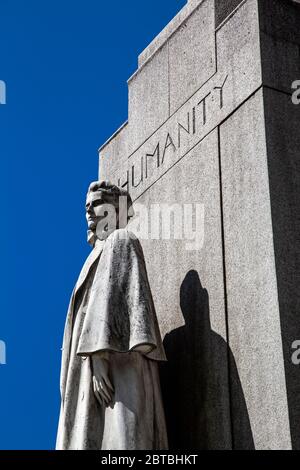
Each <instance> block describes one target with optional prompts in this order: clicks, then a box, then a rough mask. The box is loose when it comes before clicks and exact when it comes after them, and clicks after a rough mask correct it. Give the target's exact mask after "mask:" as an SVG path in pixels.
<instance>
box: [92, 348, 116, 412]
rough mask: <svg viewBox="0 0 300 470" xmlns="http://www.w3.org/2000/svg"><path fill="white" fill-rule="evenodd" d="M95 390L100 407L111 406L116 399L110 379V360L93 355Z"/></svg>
mask: <svg viewBox="0 0 300 470" xmlns="http://www.w3.org/2000/svg"><path fill="white" fill-rule="evenodd" d="M92 360H93V390H94V393H95V396H96V398H97V400H98V402H99V403H100V405H102V406H103V405H105V406H109V405H110V404H111V402H112V400H113V397H114V387H113V385H112V383H111V379H110V378H109V359H108V358H107V357H104V356H102V355H100V354H94V355H93V359H92Z"/></svg>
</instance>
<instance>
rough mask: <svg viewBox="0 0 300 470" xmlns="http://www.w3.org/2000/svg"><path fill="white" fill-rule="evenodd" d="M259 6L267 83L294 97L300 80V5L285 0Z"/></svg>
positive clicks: (265, 81) (262, 3)
mask: <svg viewBox="0 0 300 470" xmlns="http://www.w3.org/2000/svg"><path fill="white" fill-rule="evenodd" d="M258 5H259V17H260V28H261V34H260V38H261V54H262V64H263V67H262V69H263V83H264V85H266V86H269V87H272V88H276V89H278V90H283V91H286V92H288V93H290V92H291V84H292V82H293V81H294V80H297V79H298V77H299V76H300V5H293V4H291V2H286V1H285V2H283V1H282V0H276V1H274V0H272V1H270V0H267V1H264V2H258Z"/></svg>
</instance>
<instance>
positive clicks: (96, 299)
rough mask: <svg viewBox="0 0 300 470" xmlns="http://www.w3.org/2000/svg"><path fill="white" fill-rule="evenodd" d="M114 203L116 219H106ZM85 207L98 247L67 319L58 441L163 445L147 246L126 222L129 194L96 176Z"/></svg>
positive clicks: (105, 446) (158, 345)
mask: <svg viewBox="0 0 300 470" xmlns="http://www.w3.org/2000/svg"><path fill="white" fill-rule="evenodd" d="M124 199H125V201H126V206H127V207H129V209H128V211H126V217H125V223H123V225H125V227H124V226H121V223H120V221H121V218H123V219H124V214H123V217H121V215H122V214H121V213H120V201H121V200H124ZM111 207H112V208H113V212H114V213H115V214H116V217H115V223H111V221H109V223H107V220H105V217H107V211H108V210H109V208H111ZM86 214H87V221H88V240H89V242H90V243H91V244H92V246H93V250H92V252H91V254H90V255H89V257H88V258H87V260H86V262H85V264H84V266H83V268H82V271H81V273H80V276H79V279H78V281H77V284H76V286H75V288H74V291H73V293H72V297H71V301H70V306H69V310H68V315H67V320H66V326H65V332H64V340H63V348H62V367H61V384H60V386H61V411H60V418H59V425H58V434H57V443H56V449H75V450H76V449H89V450H140V449H142V450H152V449H153V450H166V449H167V448H168V443H167V433H166V425H165V416H164V410H163V405H162V398H161V390H160V382H159V374H158V361H165V360H166V356H165V352H164V348H163V345H162V341H161V336H160V331H159V326H158V322H157V318H156V313H155V309H154V304H153V300H152V295H151V291H150V287H149V282H148V277H147V272H146V266H145V260H144V256H143V251H142V247H141V245H140V243H139V241H138V239H137V238H136V237H135V236H134V235H133V234H132V233H131V232H130V231H129V230H128V227H126V225H127V222H128V220H129V218H130V217H131V216H132V215H133V209H132V202H131V198H130V196H129V194H128V193H127V192H126V191H125V190H123V189H120V188H118V187H117V186H114V185H112V184H111V183H109V182H106V181H102V182H96V183H93V184H91V186H90V187H89V191H88V195H87V201H86Z"/></svg>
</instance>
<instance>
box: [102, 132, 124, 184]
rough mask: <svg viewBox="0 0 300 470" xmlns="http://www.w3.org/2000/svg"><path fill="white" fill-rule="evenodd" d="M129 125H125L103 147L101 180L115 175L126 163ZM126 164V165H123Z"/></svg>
mask: <svg viewBox="0 0 300 470" xmlns="http://www.w3.org/2000/svg"><path fill="white" fill-rule="evenodd" d="M128 143H129V139H128V123H125V124H124V125H123V126H122V127H121V128H120V129H119V130H118V131H117V132H116V133H115V134H114V136H112V137H111V138H110V139H109V140H108V142H106V143H105V144H103V145H102V147H101V148H100V152H101V171H100V175H99V178H100V179H102V177H103V178H104V177H105V175H111V176H112V175H113V174H114V173H116V172H117V170H118V169H119V168H120V166H122V162H125V163H126V160H127V155H128ZM123 164H124V163H123Z"/></svg>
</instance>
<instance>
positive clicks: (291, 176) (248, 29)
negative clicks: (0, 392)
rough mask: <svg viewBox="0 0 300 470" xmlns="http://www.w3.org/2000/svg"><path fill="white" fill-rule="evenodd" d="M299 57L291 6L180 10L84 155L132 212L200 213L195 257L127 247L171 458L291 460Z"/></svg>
mask: <svg viewBox="0 0 300 470" xmlns="http://www.w3.org/2000/svg"><path fill="white" fill-rule="evenodd" d="M299 47H300V6H299V5H298V4H297V2H293V1H289V0H263V1H262V0H243V1H241V0H190V1H189V2H188V3H187V5H186V6H185V7H184V8H183V9H182V10H181V11H180V12H179V13H178V15H177V16H176V17H175V18H174V19H173V20H172V21H171V22H170V24H168V25H167V26H166V28H165V29H164V30H163V31H162V32H161V33H160V34H159V35H158V36H157V37H156V38H155V39H154V40H153V42H152V43H151V44H150V45H149V46H148V47H147V48H146V49H145V50H144V51H143V52H142V53H141V54H140V56H139V59H138V69H137V71H136V72H135V73H134V75H133V76H132V77H131V78H130V79H129V81H128V91H129V109H128V115H129V117H128V121H127V122H125V123H124V124H123V125H122V126H121V127H120V129H119V130H118V131H117V132H116V133H115V134H114V135H113V136H112V137H111V138H110V139H109V140H108V141H107V142H106V143H105V144H104V145H103V146H102V147H101V149H100V177H101V178H109V179H110V180H113V181H114V182H116V184H119V185H120V186H122V187H123V188H125V189H128V190H129V191H130V194H131V196H132V198H133V201H134V203H135V204H140V205H144V206H145V207H147V208H149V210H150V208H153V207H154V206H155V205H161V204H167V205H170V204H171V205H172V204H176V203H177V204H180V205H184V204H195V205H196V204H201V205H202V207H203V217H204V225H203V227H204V238H203V246H202V245H201V249H194V250H187V249H186V246H185V243H184V241H183V240H180V239H167V237H166V239H164V238H163V237H156V238H157V239H154V240H153V239H148V240H147V239H146V237H145V239H144V240H142V245H143V249H144V253H145V257H146V262H147V266H148V274H149V279H150V285H151V289H152V292H153V295H154V303H155V306H156V310H157V315H158V320H159V324H160V329H161V332H162V334H163V338H164V346H165V350H166V354H167V358H168V363H166V364H165V365H164V366H163V367H162V368H161V378H162V385H163V394H164V403H165V409H166V414H167V425H168V433H169V441H170V447H171V448H173V449H176V448H186V449H188V448H198V449H253V448H256V449H291V448H294V449H300V427H299V423H300V368H299V365H298V366H296V365H294V364H293V362H292V361H291V356H292V352H293V351H292V344H293V342H294V341H295V340H299V339H300V322H299V312H300V289H299V285H300V236H299V233H300V159H299V153H300V133H299V128H300V106H296V105H295V104H293V102H292V99H291V95H292V89H291V85H292V82H294V80H297V79H300V55H299ZM152 238H155V237H152ZM178 377H180V380H179V379H178Z"/></svg>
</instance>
